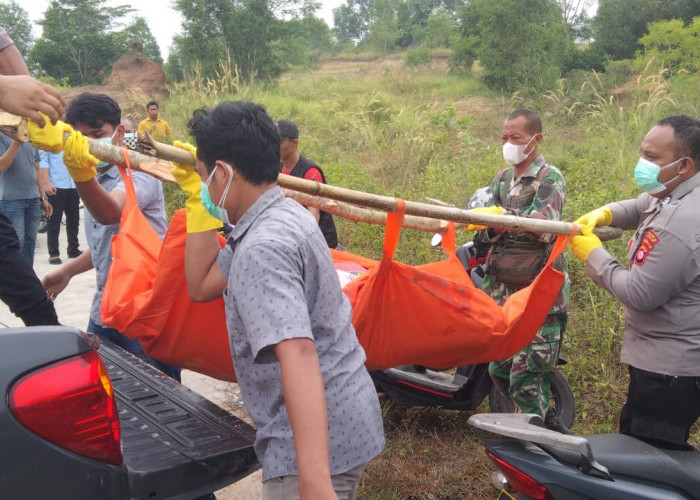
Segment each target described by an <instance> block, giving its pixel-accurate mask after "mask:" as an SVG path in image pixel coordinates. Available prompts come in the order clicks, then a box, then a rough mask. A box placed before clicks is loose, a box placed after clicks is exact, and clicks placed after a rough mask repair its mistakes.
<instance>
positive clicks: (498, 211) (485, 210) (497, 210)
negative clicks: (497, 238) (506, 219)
mask: <svg viewBox="0 0 700 500" xmlns="http://www.w3.org/2000/svg"><path fill="white" fill-rule="evenodd" d="M467 211H468V212H473V213H477V214H492V215H503V214H504V213H505V212H506V211H505V210H504V208H503V207H499V206H498V205H493V206H491V207H477V208H472V209H470V210H467ZM464 229H466V230H467V231H483V230H484V229H488V227H487V226H484V225H482V224H467V225H466V226H464Z"/></svg>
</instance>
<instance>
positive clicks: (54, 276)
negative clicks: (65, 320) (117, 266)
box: [41, 250, 92, 300]
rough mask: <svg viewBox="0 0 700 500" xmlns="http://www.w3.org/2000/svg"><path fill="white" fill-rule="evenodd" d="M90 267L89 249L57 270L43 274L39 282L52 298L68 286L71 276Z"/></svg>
mask: <svg viewBox="0 0 700 500" xmlns="http://www.w3.org/2000/svg"><path fill="white" fill-rule="evenodd" d="M90 269H92V254H91V253H90V251H89V250H85V251H84V252H83V253H82V254H80V255H79V256H78V257H77V258H75V259H73V260H71V261H69V262H68V263H67V264H64V265H62V266H61V267H60V268H59V269H58V270H57V271H54V272H51V273H49V274H47V275H46V276H44V279H42V280H41V284H42V285H43V287H44V289H45V290H46V293H47V295H48V296H49V298H50V299H51V300H54V299H55V298H56V297H58V294H59V293H61V292H62V291H63V290H64V289H65V288H66V286H68V282H70V280H71V278H72V277H73V276H75V275H77V274H81V273H84V272H86V271H89V270H90Z"/></svg>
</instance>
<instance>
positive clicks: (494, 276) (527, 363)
mask: <svg viewBox="0 0 700 500" xmlns="http://www.w3.org/2000/svg"><path fill="white" fill-rule="evenodd" d="M542 139H543V135H542V121H541V119H540V116H539V115H538V114H537V112H535V111H533V110H530V109H516V110H514V111H512V112H511V113H510V114H509V115H508V116H507V117H506V119H505V121H504V123H503V130H502V135H501V141H502V147H503V159H504V160H505V162H506V163H508V165H509V166H508V167H506V168H503V169H501V170H500V171H499V172H498V173H497V174H496V177H495V178H494V180H493V183H492V185H491V191H492V196H493V206H492V207H490V208H491V209H495V212H494V213H508V214H510V215H516V216H519V217H528V218H532V219H545V220H561V216H562V212H563V210H564V203H565V202H566V183H565V182H564V176H563V175H562V173H561V171H560V170H559V169H558V168H557V167H555V166H554V165H550V164H548V163H547V162H546V161H545V159H544V156H542V155H541V154H540V152H539V149H538V148H539V145H540V143H541V142H542ZM475 210H488V208H485V209H479V208H477V209H475ZM480 237H481V238H483V239H482V241H484V242H486V243H489V244H490V246H491V248H490V250H489V254H488V257H487V258H486V275H485V277H484V282H483V289H484V290H485V291H486V292H487V293H488V294H489V295H490V296H491V297H492V298H493V299H494V300H495V301H497V302H498V303H499V304H501V305H503V304H504V303H505V301H506V299H507V298H508V297H510V296H511V295H512V294H514V293H516V292H517V291H518V290H520V289H522V288H524V287H526V286H528V285H530V283H532V281H533V280H534V278H535V277H536V276H537V274H539V272H540V271H541V270H542V267H543V266H544V264H545V263H546V261H547V258H548V257H549V254H550V252H551V251H552V243H553V241H554V237H555V235H553V234H546V233H540V234H536V233H530V232H526V231H519V230H502V229H489V230H487V231H483V232H482V233H481V235H480ZM553 266H554V267H555V268H556V269H558V270H560V271H563V272H565V273H566V272H567V270H568V267H567V263H566V259H565V257H564V256H563V255H560V256H559V257H558V258H557V259H556V260H555V261H554V264H553ZM568 302H569V276H568V273H567V275H566V277H565V280H564V284H563V286H562V288H561V290H560V292H559V295H558V296H557V298H556V300H555V302H554V305H553V306H552V309H551V310H550V312H549V314H548V315H547V318H546V319H545V320H544V323H543V324H542V326H540V329H539V330H538V331H537V333H536V335H535V338H534V339H533V340H532V342H531V343H530V344H529V345H527V346H525V347H524V348H523V349H522V350H521V351H519V352H518V353H516V354H515V355H513V356H512V357H511V358H509V359H505V360H500V361H494V362H491V363H490V364H489V373H490V374H491V378H492V379H493V381H494V384H495V386H496V387H497V388H498V390H499V391H501V393H503V394H504V395H505V396H507V397H509V398H510V399H511V400H512V401H513V402H514V403H515V404H516V405H517V406H518V408H519V409H520V410H521V411H523V412H525V413H534V414H539V415H540V416H541V417H543V418H544V420H545V425H546V426H547V427H548V428H550V429H553V430H557V431H560V432H568V429H566V428H565V427H564V426H563V425H562V424H561V423H560V422H559V420H558V418H557V416H556V413H555V412H554V410H553V409H552V408H551V407H550V406H549V400H550V394H551V389H550V384H551V381H552V379H553V377H554V370H556V368H557V359H558V357H559V349H560V348H561V341H562V336H563V334H564V330H565V329H566V322H567V311H568Z"/></svg>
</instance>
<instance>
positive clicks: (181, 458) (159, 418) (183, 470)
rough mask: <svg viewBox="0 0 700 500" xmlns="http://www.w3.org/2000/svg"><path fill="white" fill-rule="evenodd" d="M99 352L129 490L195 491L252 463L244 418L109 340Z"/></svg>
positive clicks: (135, 493) (154, 498)
mask: <svg viewBox="0 0 700 500" xmlns="http://www.w3.org/2000/svg"><path fill="white" fill-rule="evenodd" d="M98 352H99V354H100V356H101V357H102V360H103V361H104V363H105V365H106V367H107V371H108V372H109V377H110V378H111V380H112V386H113V387H114V392H115V394H116V396H117V408H118V409H119V421H120V424H121V431H122V434H121V436H122V453H123V454H124V463H125V465H126V466H127V469H128V472H129V490H130V492H131V493H132V496H131V498H139V499H144V500H146V499H147V500H159V499H164V498H195V497H197V496H199V495H203V494H204V493H208V492H211V491H215V490H218V489H220V488H222V487H224V486H226V485H228V484H231V483H232V482H234V481H237V480H238V479H240V478H242V477H244V476H247V475H248V474H250V473H251V472H253V471H255V470H256V469H257V468H258V466H257V459H256V457H255V452H254V450H253V447H252V444H253V440H254V438H255V429H253V428H252V427H251V426H250V425H248V424H246V423H245V422H243V421H242V420H240V419H238V418H236V417H234V416H233V415H231V414H229V413H228V412H226V411H224V410H223V409H222V408H220V407H218V406H217V405H215V404H214V403H212V402H210V401H209V400H207V399H205V398H203V397H202V396H200V395H198V394H197V393H195V392H193V391H191V390H190V389H188V388H187V387H185V386H184V385H181V384H179V383H178V382H176V381H175V380H173V379H172V378H170V377H168V376H167V375H164V374H163V373H162V372H160V371H159V370H156V369H155V368H153V367H152V366H150V365H148V364H146V363H144V362H142V361H141V360H140V359H138V358H137V357H135V356H133V355H132V354H130V353H127V352H126V351H124V350H123V349H122V348H120V347H118V346H116V345H114V344H112V343H111V342H107V341H102V343H101V345H100V348H99V350H98ZM196 485H199V487H196ZM183 492H187V495H185V496H182V495H183Z"/></svg>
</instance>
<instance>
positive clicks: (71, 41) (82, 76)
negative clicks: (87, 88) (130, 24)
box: [30, 0, 131, 85]
mask: <svg viewBox="0 0 700 500" xmlns="http://www.w3.org/2000/svg"><path fill="white" fill-rule="evenodd" d="M129 12H131V9H129V8H128V7H124V6H121V7H107V6H106V5H105V1H104V0H54V1H52V2H51V4H50V5H49V7H48V9H46V12H44V19H43V20H42V21H41V22H40V24H41V25H42V26H43V33H42V36H41V38H39V39H38V40H37V41H36V43H35V44H34V47H33V48H32V50H31V53H30V58H31V60H32V62H33V63H35V64H37V65H38V66H39V67H40V68H41V70H42V71H43V72H44V73H46V74H47V75H50V76H52V77H53V78H56V79H58V80H62V79H64V78H67V79H68V81H69V82H70V84H71V85H86V84H94V83H101V82H102V80H103V79H104V78H105V77H106V76H107V75H108V73H109V68H110V67H111V65H112V63H113V62H114V61H115V60H116V59H117V58H118V57H119V56H120V55H121V53H120V52H119V50H120V47H119V46H118V45H117V44H116V43H115V33H114V28H115V27H118V26H119V19H120V18H122V17H123V16H125V15H126V14H128V13H129Z"/></svg>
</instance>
